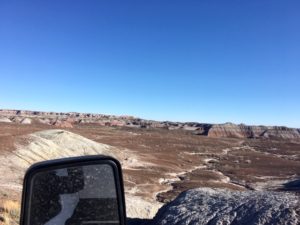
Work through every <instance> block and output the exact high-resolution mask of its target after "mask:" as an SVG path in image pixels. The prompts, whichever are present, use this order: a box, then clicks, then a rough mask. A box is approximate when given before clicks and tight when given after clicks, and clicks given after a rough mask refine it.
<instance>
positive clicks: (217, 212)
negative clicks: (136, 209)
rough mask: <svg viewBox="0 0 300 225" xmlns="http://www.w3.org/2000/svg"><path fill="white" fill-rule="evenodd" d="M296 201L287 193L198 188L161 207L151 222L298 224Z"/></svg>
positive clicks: (182, 224) (299, 209)
mask: <svg viewBox="0 0 300 225" xmlns="http://www.w3.org/2000/svg"><path fill="white" fill-rule="evenodd" d="M299 204H300V201H299V197H297V196H295V195H293V194H287V193H280V192H254V191H245V192H240V191H228V190H224V189H211V188H198V189H193V190H189V191H186V192H183V193H182V194H180V195H179V196H178V197H177V198H176V199H175V200H174V201H172V202H170V203H169V204H167V205H165V206H163V207H162V208H161V209H160V210H159V211H158V213H157V214H156V216H155V218H154V220H153V222H152V224H153V225H154V224H155V225H167V224H176V225H186V224H197V225H208V224H209V225H217V224H226V225H234V224H243V225H248V224H249V225H250V224H256V225H264V224H272V225H276V224H280V225H285V224H286V225H287V224H289V225H297V224H299V223H300V205H299Z"/></svg>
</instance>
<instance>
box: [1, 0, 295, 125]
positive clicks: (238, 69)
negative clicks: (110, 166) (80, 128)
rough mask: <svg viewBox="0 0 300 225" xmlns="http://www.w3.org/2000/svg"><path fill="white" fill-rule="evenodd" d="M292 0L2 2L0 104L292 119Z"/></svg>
mask: <svg viewBox="0 0 300 225" xmlns="http://www.w3.org/2000/svg"><path fill="white" fill-rule="evenodd" d="M299 12H300V1H299V0H294V1H292V0H281V1H278V0H251V1H246V0H244V1H243V0H226V1H224V0H218V1H217V0H194V1H190V0H182V1H178V0H145V1H143V0H135V1H131V0H130V1H126V0H120V1H115V0H88V1H83V0H82V1H77V0H68V1H65V0H42V1H41V0H36V1H33V0H26V1H14V0H1V1H0V83H1V86H0V108H12V109H29V110H43V111H63V112H69V111H76V112H94V113H106V114H115V115H134V116H138V117H141V118H146V119H156V120H173V121H198V122H208V123H224V122H228V121H230V122H235V123H246V124H265V125H287V126H291V127H300V13H299Z"/></svg>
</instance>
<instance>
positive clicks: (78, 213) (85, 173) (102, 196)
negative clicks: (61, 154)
mask: <svg viewBox="0 0 300 225" xmlns="http://www.w3.org/2000/svg"><path fill="white" fill-rule="evenodd" d="M31 182H32V183H31V187H32V189H31V191H30V192H31V198H30V202H29V218H28V220H29V221H28V223H27V224H30V225H75V224H76V225H79V224H101V225H105V224H109V225H112V224H120V221H119V213H118V201H117V193H116V184H115V178H114V171H113V168H112V167H111V166H110V165H108V164H95V165H86V166H78V167H68V168H63V169H55V170H47V171H43V172H38V173H36V174H35V175H34V176H33V179H32V181H31Z"/></svg>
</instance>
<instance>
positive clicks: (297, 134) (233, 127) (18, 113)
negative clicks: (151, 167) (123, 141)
mask: <svg viewBox="0 0 300 225" xmlns="http://www.w3.org/2000/svg"><path fill="white" fill-rule="evenodd" d="M0 116H1V119H0V122H1V120H2V121H4V122H5V121H7V122H8V121H9V120H10V121H13V122H14V123H22V121H24V120H25V119H26V120H25V121H28V120H29V119H30V120H36V121H37V122H38V123H42V124H47V125H54V126H57V127H60V128H72V127H73V125H74V124H95V125H98V126H112V127H130V128H145V129H149V128H154V129H165V130H182V131H184V132H190V133H192V134H195V135H203V136H208V137H213V138H220V137H224V138H264V139H299V140H300V130H299V129H293V128H287V127H279V126H272V127H271V126H247V125H244V124H233V123H224V124H206V123H196V122H186V123H180V122H170V121H163V122H160V121H153V120H144V119H140V118H135V117H131V116H113V115H103V114H93V113H76V112H71V113H55V112H38V111H27V110H0Z"/></svg>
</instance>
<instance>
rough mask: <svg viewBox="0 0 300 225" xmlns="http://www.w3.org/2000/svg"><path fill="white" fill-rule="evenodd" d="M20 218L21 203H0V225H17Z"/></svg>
mask: <svg viewBox="0 0 300 225" xmlns="http://www.w3.org/2000/svg"><path fill="white" fill-rule="evenodd" d="M19 217H20V203H19V202H17V201H11V200H4V201H3V202H0V225H17V224H18V223H19Z"/></svg>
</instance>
